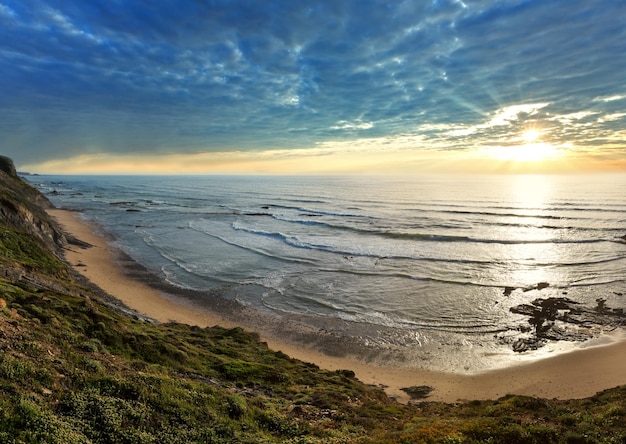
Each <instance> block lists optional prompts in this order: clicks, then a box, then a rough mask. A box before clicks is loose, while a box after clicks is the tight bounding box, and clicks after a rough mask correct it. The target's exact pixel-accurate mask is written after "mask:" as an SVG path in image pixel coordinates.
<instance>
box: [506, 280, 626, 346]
mask: <svg viewBox="0 0 626 444" xmlns="http://www.w3.org/2000/svg"><path fill="white" fill-rule="evenodd" d="M546 284H547V283H546ZM546 287H548V285H542V283H540V284H538V285H537V286H535V287H534V289H537V290H541V289H542V288H546ZM507 288H510V287H507ZM509 294H510V292H509ZM510 311H511V312H513V313H516V314H520V315H524V316H527V317H528V324H529V325H526V326H524V325H522V326H520V328H519V330H520V331H521V332H524V333H528V334H529V335H528V336H527V337H522V338H515V339H510V340H506V339H503V341H505V342H509V343H510V344H511V346H512V348H513V350H514V351H516V352H519V353H521V352H525V351H529V350H536V349H537V348H539V347H542V346H543V345H545V344H546V343H547V342H548V341H584V340H587V339H590V338H591V336H592V333H591V331H593V330H602V329H604V330H606V329H615V328H619V327H623V326H626V314H624V309H623V308H611V307H609V306H607V305H606V299H603V298H598V299H596V305H595V306H588V305H583V304H581V303H579V302H576V301H574V300H572V299H569V298H566V297H550V298H537V299H535V300H533V301H532V302H531V303H530V304H520V305H517V306H515V307H511V309H510Z"/></svg>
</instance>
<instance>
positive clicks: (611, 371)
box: [49, 210, 626, 402]
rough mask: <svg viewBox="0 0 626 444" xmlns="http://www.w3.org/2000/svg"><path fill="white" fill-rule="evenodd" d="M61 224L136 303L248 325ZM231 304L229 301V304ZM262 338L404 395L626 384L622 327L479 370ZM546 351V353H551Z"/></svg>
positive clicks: (191, 319)
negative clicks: (564, 349) (139, 275)
mask: <svg viewBox="0 0 626 444" xmlns="http://www.w3.org/2000/svg"><path fill="white" fill-rule="evenodd" d="M49 214H50V215H51V216H52V217H54V218H55V219H56V220H57V221H58V222H59V224H60V225H61V227H62V228H63V229H64V230H65V231H66V232H67V233H69V234H71V235H72V236H74V237H76V238H77V239H79V240H81V241H83V242H86V243H88V244H90V245H91V247H89V248H84V247H80V246H77V245H68V247H67V248H66V251H65V257H66V260H67V261H68V262H69V263H70V264H71V265H72V266H73V267H74V269H75V270H76V271H77V272H78V273H80V274H82V275H83V276H85V277H86V278H87V279H89V280H90V281H91V282H92V283H94V284H95V285H97V286H98V287H100V288H101V289H103V290H104V291H105V292H107V293H108V294H110V295H111V296H113V297H115V298H116V299H118V300H120V301H121V302H122V303H124V304H125V305H127V306H128V307H129V308H131V309H133V310H135V311H137V312H139V313H141V314H143V315H145V316H147V317H150V318H153V319H155V320H157V321H159V322H168V321H176V322H182V323H186V324H191V325H198V326H201V327H206V326H214V325H220V326H223V327H235V326H241V327H243V328H246V329H249V327H250V326H249V325H240V324H238V323H236V322H233V321H232V320H231V319H228V318H227V317H226V316H223V312H222V313H220V311H219V310H209V309H207V308H206V307H204V306H202V307H200V306H198V305H197V304H194V303H193V302H192V301H190V300H187V299H185V297H184V296H181V295H180V294H175V293H174V292H170V291H168V290H167V288H166V287H159V286H158V285H150V284H149V283H146V282H145V281H143V280H141V279H136V278H134V277H133V276H132V275H131V274H129V273H128V270H127V267H125V266H123V265H122V264H121V262H120V261H121V258H122V255H121V252H119V251H118V250H117V249H116V248H115V247H114V246H113V245H112V244H111V243H110V242H109V241H108V240H107V239H106V238H105V237H104V236H103V235H102V233H99V232H98V231H97V230H96V227H95V226H92V225H90V224H88V223H86V222H85V221H84V220H83V219H81V218H80V216H79V214H78V213H73V212H70V211H66V210H49ZM227 308H228V307H226V308H224V309H227ZM252 330H253V331H256V332H257V333H258V334H259V335H260V338H261V340H262V341H264V342H267V344H268V346H269V347H270V348H272V349H274V350H280V351H282V352H284V353H286V354H287V355H289V356H291V357H294V358H297V359H300V360H303V361H307V362H312V363H314V364H316V365H318V366H319V367H321V368H324V369H329V370H336V369H349V370H352V371H354V372H355V374H356V376H357V377H358V378H359V379H360V380H361V381H363V382H365V383H368V384H375V385H379V386H382V387H384V388H385V391H386V392H387V393H388V394H389V395H390V396H393V397H394V398H396V399H398V401H400V402H407V401H408V400H409V396H408V395H407V394H406V393H404V392H403V391H402V390H401V389H402V388H405V387H411V386H422V385H426V386H431V387H433V388H434V390H433V391H432V393H431V395H430V397H429V398H428V400H432V401H444V402H456V401H462V400H474V399H497V398H499V397H501V396H504V395H506V394H517V395H527V396H536V397H541V398H547V399H552V398H559V399H571V398H584V397H588V396H592V395H594V394H595V393H596V392H598V391H601V390H604V389H608V388H612V387H616V386H618V385H623V384H626V374H625V373H624V371H623V369H624V368H625V366H626V341H624V340H623V338H622V337H621V336H623V335H621V334H617V333H619V332H617V333H616V334H615V335H614V336H613V337H608V336H607V337H606V338H605V339H606V340H603V341H596V343H597V344H599V345H596V346H593V347H586V348H581V349H576V350H575V351H571V352H568V353H562V354H558V355H556V356H549V357H542V359H538V360H536V361H534V362H531V363H526V364H523V365H513V366H511V367H508V368H505V369H500V370H495V371H490V372H485V373H479V374H473V375H465V374H449V373H442V372H433V371H426V370H421V369H415V368H389V367H381V366H377V365H370V364H367V363H364V362H362V361H359V360H357V359H352V358H350V357H345V356H334V355H333V356H330V355H328V354H324V353H321V352H319V351H316V350H315V349H312V348H307V347H303V346H302V344H298V343H295V342H291V341H287V340H285V337H280V336H279V335H276V334H269V333H268V332H265V331H262V330H258V329H256V328H252ZM545 354H546V353H544V355H545Z"/></svg>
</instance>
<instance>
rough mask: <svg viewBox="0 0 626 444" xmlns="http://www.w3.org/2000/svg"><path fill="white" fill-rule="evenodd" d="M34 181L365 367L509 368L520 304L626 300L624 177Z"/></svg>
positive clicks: (135, 244)
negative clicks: (339, 345)
mask: <svg viewBox="0 0 626 444" xmlns="http://www.w3.org/2000/svg"><path fill="white" fill-rule="evenodd" d="M28 179H29V180H30V181H31V183H33V184H34V185H35V186H36V187H38V188H39V189H40V190H41V191H42V192H43V193H44V194H46V195H47V196H48V197H49V199H50V200H51V201H52V202H53V203H54V204H55V205H56V206H57V207H59V208H65V209H70V210H75V211H80V212H81V213H82V214H83V217H84V218H86V219H87V220H90V221H93V222H96V223H97V224H99V225H100V226H101V227H102V228H103V229H104V230H105V231H106V232H107V233H109V234H111V235H112V236H113V239H114V242H115V244H116V246H118V247H119V248H120V249H121V250H123V251H124V252H125V253H126V254H127V255H129V256H130V257H131V258H132V259H133V260H135V261H136V262H138V263H139V264H141V265H142V266H144V267H145V268H146V269H147V270H148V271H149V272H150V273H151V274H153V275H154V276H155V277H157V278H158V279H161V280H163V281H166V282H167V283H169V284H172V285H173V286H175V287H177V288H181V289H190V290H195V291H196V293H197V294H206V295H207V296H206V297H207V298H209V297H211V298H215V297H218V298H223V299H227V300H230V301H235V302H236V303H238V304H240V305H242V306H244V307H246V308H247V309H248V310H253V311H257V312H258V313H265V314H271V319H279V320H285V319H289V320H290V322H291V324H289V325H296V324H297V325H301V326H305V327H306V328H307V329H310V330H311V331H320V332H321V331H323V332H324V334H325V335H327V336H330V337H332V338H335V339H336V340H337V341H343V342H344V343H345V344H346V347H345V349H346V350H351V351H352V352H353V353H354V354H360V355H362V356H361V357H362V358H363V359H364V360H367V361H378V362H383V363H387V364H389V365H401V366H418V367H423V368H430V369H435V370H447V371H460V372H472V371H481V370H486V369H490V368H497V367H501V366H504V365H507V363H511V362H519V361H520V360H523V359H526V358H525V357H529V359H530V358H532V357H533V356H536V355H537V354H538V353H541V351H536V352H530V353H527V354H525V357H520V355H519V354H516V353H514V352H513V351H512V350H511V347H510V344H511V340H512V338H513V339H514V338H517V337H522V336H524V335H528V334H529V332H528V329H527V328H524V326H528V319H527V318H525V317H524V316H522V315H520V314H515V313H512V312H511V311H510V309H511V307H514V306H517V305H519V304H528V303H530V302H531V301H533V300H535V299H537V298H547V297H564V295H566V297H567V298H569V299H571V300H574V301H576V302H579V303H581V304H586V305H588V306H593V305H594V304H596V300H597V299H598V298H602V299H605V300H606V302H605V304H606V306H608V307H613V308H624V307H625V305H626V298H625V297H624V296H623V295H624V293H626V277H625V276H626V273H625V270H626V242H625V240H624V238H623V236H624V235H626V199H625V196H626V194H625V190H626V175H623V174H603V175H584V176H583V175H580V176H566V175H563V176H557V175H554V176H548V175H490V176H479V175H468V176H452V175H440V176H436V175H432V176H431V175H424V176H415V177H408V176H407V177H403V176H399V177H362V176H354V177H352V176H346V177H310V176H304V177H295V176H286V177H274V176H175V177H174V176H171V177H170V176H168V177H162V176H137V177H129V176H30V177H28ZM539 283H542V285H540V286H539V287H541V288H538V287H537V284H539ZM546 284H547V285H546ZM544 287H545V288H544ZM507 289H508V291H507ZM200 302H201V301H200ZM601 333H602V331H597V332H596V336H597V334H601ZM286 336H288V335H286ZM306 346H310V347H318V345H316V343H315V341H310V343H309V344H307V345H306ZM574 346H578V345H575V344H553V345H551V346H549V347H548V348H547V349H545V350H549V351H550V352H553V351H555V350H556V351H559V350H566V349H567V348H568V347H574ZM322 348H323V347H322Z"/></svg>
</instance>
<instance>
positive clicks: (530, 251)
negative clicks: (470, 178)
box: [496, 175, 564, 287]
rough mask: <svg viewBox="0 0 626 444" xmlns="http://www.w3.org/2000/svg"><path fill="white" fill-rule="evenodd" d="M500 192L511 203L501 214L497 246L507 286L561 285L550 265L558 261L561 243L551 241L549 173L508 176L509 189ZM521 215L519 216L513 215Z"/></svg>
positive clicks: (553, 233) (559, 275) (561, 247)
mask: <svg viewBox="0 0 626 444" xmlns="http://www.w3.org/2000/svg"><path fill="white" fill-rule="evenodd" d="M502 191H503V194H504V196H503V199H504V200H503V201H505V202H506V201H508V202H511V203H512V208H511V211H507V213H509V214H508V215H506V216H502V217H501V218H500V221H501V222H502V233H500V237H501V238H502V239H503V240H504V241H505V242H504V243H503V244H501V245H499V248H500V252H499V255H500V260H501V261H502V262H501V264H502V265H503V267H504V270H501V271H503V275H502V276H497V277H496V280H497V281H502V280H504V281H505V282H507V283H508V284H507V285H512V286H522V287H530V286H532V285H535V284H537V283H539V282H549V283H551V285H553V284H556V285H559V284H564V282H563V277H564V276H561V273H559V271H558V270H557V268H556V267H555V266H553V265H552V264H558V263H561V262H562V255H563V252H564V250H563V245H559V244H558V243H555V242H553V241H554V240H555V239H554V236H555V230H554V229H552V228H547V226H552V223H551V221H552V219H551V218H552V217H553V213H552V211H553V210H551V208H550V207H551V205H552V203H551V199H552V196H553V191H554V190H553V182H552V180H551V178H550V177H549V176H543V175H520V176H515V177H511V182H510V188H509V189H508V190H506V189H504V190H502ZM510 214H515V215H522V216H524V217H523V218H522V219H520V218H519V217H517V216H511V215H510Z"/></svg>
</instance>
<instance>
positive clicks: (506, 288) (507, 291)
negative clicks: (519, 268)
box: [504, 287, 516, 296]
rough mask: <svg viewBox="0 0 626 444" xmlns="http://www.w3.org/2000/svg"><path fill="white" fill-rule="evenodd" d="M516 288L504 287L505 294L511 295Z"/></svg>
mask: <svg viewBox="0 0 626 444" xmlns="http://www.w3.org/2000/svg"><path fill="white" fill-rule="evenodd" d="M515 290H516V287H504V295H505V296H510V295H511V293H513V291H515Z"/></svg>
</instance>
